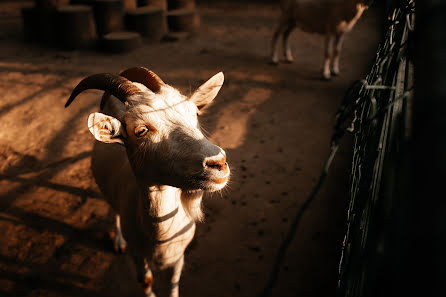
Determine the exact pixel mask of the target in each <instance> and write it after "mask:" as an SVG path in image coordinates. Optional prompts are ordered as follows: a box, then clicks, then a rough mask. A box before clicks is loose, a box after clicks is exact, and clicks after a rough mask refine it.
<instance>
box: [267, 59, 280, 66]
mask: <svg viewBox="0 0 446 297" xmlns="http://www.w3.org/2000/svg"><path fill="white" fill-rule="evenodd" d="M268 64H269V65H272V66H277V65H279V61H274V60H270V61H269V62H268Z"/></svg>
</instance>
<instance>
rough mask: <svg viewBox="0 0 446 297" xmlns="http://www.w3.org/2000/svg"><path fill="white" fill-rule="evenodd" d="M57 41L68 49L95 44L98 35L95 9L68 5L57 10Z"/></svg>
mask: <svg viewBox="0 0 446 297" xmlns="http://www.w3.org/2000/svg"><path fill="white" fill-rule="evenodd" d="M56 24H57V26H56V27H57V41H58V43H59V45H60V46H61V47H63V48H66V49H78V48H81V47H86V46H90V45H92V44H93V42H94V40H95V37H96V34H95V26H94V20H93V9H92V8H91V7H90V6H85V5H67V6H64V7H60V8H58V9H57V17H56Z"/></svg>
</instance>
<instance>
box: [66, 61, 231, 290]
mask: <svg viewBox="0 0 446 297" xmlns="http://www.w3.org/2000/svg"><path fill="white" fill-rule="evenodd" d="M223 79H224V77H223V73H221V72H220V73H218V74H216V75H214V76H213V77H212V78H211V79H209V80H208V81H207V82H205V83H204V84H203V85H202V86H201V87H200V88H198V90H197V91H195V92H194V93H193V94H192V96H191V97H189V98H187V97H185V96H183V95H181V94H180V92H179V91H178V90H176V89H174V88H173V87H171V86H169V85H167V84H165V83H164V82H163V81H162V80H161V79H160V78H159V77H158V76H157V75H156V74H155V73H153V72H151V71H150V70H148V69H146V68H142V67H136V68H130V69H128V70H126V71H124V72H122V73H121V75H119V76H118V75H112V74H96V75H92V76H89V77H87V78H85V79H84V80H82V81H81V82H80V83H79V84H78V85H77V86H76V88H75V89H74V90H73V92H72V94H71V96H70V98H69V99H68V101H67V104H66V105H65V106H68V105H69V104H70V103H71V102H72V101H73V100H74V98H75V97H76V96H77V95H79V94H80V93H81V92H82V91H84V90H87V89H100V90H104V91H106V93H105V94H104V96H103V98H102V102H101V109H102V112H103V113H93V114H91V115H90V116H89V118H88V127H89V129H90V131H91V133H92V134H93V135H94V137H95V138H96V140H98V141H96V142H95V145H94V149H93V154H92V171H93V175H94V177H95V180H96V182H97V184H98V186H99V187H100V189H101V191H102V192H103V194H104V196H105V197H106V198H107V200H108V202H109V203H110V204H111V206H112V207H113V209H114V210H115V211H116V213H117V215H116V238H115V248H116V249H121V250H124V249H126V247H127V242H128V251H129V252H130V254H131V255H132V256H133V257H134V260H135V264H136V267H137V272H138V280H139V281H140V282H141V284H142V285H143V289H144V292H145V294H146V295H147V296H155V294H154V293H153V288H155V291H156V292H157V294H158V295H162V296H171V297H174V296H179V287H178V283H179V280H180V276H181V270H182V267H183V263H184V251H185V249H186V247H187V246H188V244H189V243H190V242H191V240H192V238H193V236H194V233H195V221H199V220H201V219H202V217H203V213H202V210H201V200H202V195H203V192H204V191H209V192H213V191H218V190H221V189H222V188H223V187H224V186H225V185H226V184H227V182H228V179H229V174H230V170H229V166H228V164H227V163H226V154H225V152H224V151H223V150H222V149H221V148H219V147H218V146H216V145H214V144H212V143H210V142H209V141H208V140H207V139H206V138H205V137H204V136H203V134H202V132H201V131H200V127H199V124H198V117H197V115H198V114H199V113H200V112H201V111H202V110H203V108H204V107H205V106H206V105H208V104H209V103H210V102H211V101H212V100H213V99H214V98H215V97H216V95H217V93H218V91H219V90H220V88H221V86H222V84H223ZM110 94H111V95H113V96H110ZM118 99H119V100H118ZM121 228H122V229H121ZM121 230H122V232H121ZM123 234H124V235H125V239H124V236H123ZM126 240H127V241H126ZM152 271H153V272H154V273H157V275H156V279H155V282H153V277H152ZM158 278H159V279H160V280H159V279H158ZM152 284H153V286H152Z"/></svg>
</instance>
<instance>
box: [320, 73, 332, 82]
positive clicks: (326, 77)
mask: <svg viewBox="0 0 446 297" xmlns="http://www.w3.org/2000/svg"><path fill="white" fill-rule="evenodd" d="M322 78H323V79H324V80H330V79H331V74H330V72H328V73H327V72H324V73H323V74H322Z"/></svg>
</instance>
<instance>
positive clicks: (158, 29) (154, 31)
mask: <svg viewBox="0 0 446 297" xmlns="http://www.w3.org/2000/svg"><path fill="white" fill-rule="evenodd" d="M164 18H165V16H164V11H163V9H162V8H161V7H158V6H145V7H138V8H137V9H134V10H130V11H128V12H127V14H126V16H125V26H126V28H127V30H129V31H134V32H138V33H140V34H141V35H142V36H143V37H145V38H147V39H149V40H152V41H159V40H161V38H162V37H163V36H164V34H165V33H166V28H165V26H164Z"/></svg>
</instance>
